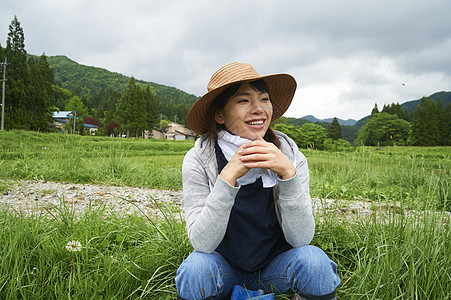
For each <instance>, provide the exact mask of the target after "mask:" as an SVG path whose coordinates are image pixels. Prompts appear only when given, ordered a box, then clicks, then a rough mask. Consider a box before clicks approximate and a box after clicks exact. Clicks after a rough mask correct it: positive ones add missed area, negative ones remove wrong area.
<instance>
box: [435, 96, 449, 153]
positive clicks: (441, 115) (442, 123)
mask: <svg viewBox="0 0 451 300" xmlns="http://www.w3.org/2000/svg"><path fill="white" fill-rule="evenodd" d="M436 110H437V112H436V118H437V123H438V130H439V145H441V146H444V145H446V139H447V132H446V131H445V129H446V127H447V120H446V113H445V110H444V109H443V104H442V100H441V98H439V99H438V101H437V105H436Z"/></svg>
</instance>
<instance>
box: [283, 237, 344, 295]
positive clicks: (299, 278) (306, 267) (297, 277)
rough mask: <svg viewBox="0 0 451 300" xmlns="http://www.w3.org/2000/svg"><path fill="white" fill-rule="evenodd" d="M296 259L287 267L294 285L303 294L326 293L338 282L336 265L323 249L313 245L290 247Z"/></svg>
mask: <svg viewBox="0 0 451 300" xmlns="http://www.w3.org/2000/svg"><path fill="white" fill-rule="evenodd" d="M291 251H294V252H295V253H294V255H295V256H296V259H294V260H293V261H292V264H291V265H290V266H289V268H288V272H289V273H291V274H292V279H293V280H294V281H295V282H293V283H294V284H293V285H294V286H296V287H297V288H298V292H301V293H302V294H305V295H318V296H319V295H327V294H330V293H332V292H334V291H335V289H336V288H337V286H338V285H339V284H340V278H339V276H338V274H337V265H336V264H335V262H333V261H332V260H331V259H330V258H329V257H328V256H327V254H326V253H324V251H323V250H321V249H320V248H318V247H315V246H311V245H309V246H304V247H299V248H295V249H292V250H291Z"/></svg>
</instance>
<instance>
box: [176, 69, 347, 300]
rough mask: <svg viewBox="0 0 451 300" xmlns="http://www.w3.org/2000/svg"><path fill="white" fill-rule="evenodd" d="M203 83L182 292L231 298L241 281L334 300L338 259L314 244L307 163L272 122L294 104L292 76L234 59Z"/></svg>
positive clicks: (187, 175) (187, 196)
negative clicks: (261, 72)
mask: <svg viewBox="0 0 451 300" xmlns="http://www.w3.org/2000/svg"><path fill="white" fill-rule="evenodd" d="M207 89H208V92H207V93H206V94H205V95H204V96H203V97H201V98H200V99H199V100H198V101H197V102H196V103H195V104H194V105H193V107H192V108H191V110H190V112H189V113H188V116H187V123H188V126H189V127H190V128H191V129H192V130H193V131H194V132H196V133H197V134H201V135H202V137H201V138H200V139H198V140H197V141H196V143H195V146H194V148H192V149H191V150H190V151H188V153H187V154H186V156H185V159H184V161H183V170H182V176H183V195H184V209H185V216H186V226H187V230H188V237H189V240H190V242H191V244H192V245H193V247H194V250H195V251H194V252H193V253H191V254H190V255H189V256H188V258H187V259H186V260H185V261H184V262H183V263H182V265H181V266H180V268H179V270H178V271H177V276H176V279H175V281H176V286H177V293H178V297H179V299H189V300H191V299H209V298H215V299H227V297H230V294H231V291H232V288H233V287H234V286H236V285H240V286H243V287H245V288H246V289H249V290H257V289H262V290H264V291H265V292H268V293H276V294H281V293H296V297H298V299H299V298H300V299H303V298H305V299H334V298H335V289H336V287H337V286H338V285H339V283H340V279H339V277H338V275H337V272H336V264H335V263H334V262H333V261H331V260H330V259H329V258H328V257H327V255H326V254H325V253H324V252H323V251H322V250H321V249H319V248H317V247H314V246H309V243H310V241H311V240H312V238H313V235H314V230H315V224H314V219H313V214H312V207H311V199H310V193H309V173H308V166H307V160H306V158H305V156H304V155H303V154H302V153H301V152H299V150H298V148H297V146H296V144H295V143H294V142H293V141H292V140H291V139H290V138H289V137H287V136H286V135H284V134H283V133H280V132H277V131H273V130H272V129H271V128H269V124H270V123H271V122H272V121H274V120H276V119H277V118H279V117H280V116H282V115H283V114H284V112H285V111H286V110H287V109H288V107H289V105H290V103H291V101H292V99H293V96H294V93H295V91H296V81H295V79H294V78H293V77H292V76H290V75H287V74H275V75H268V76H260V75H259V74H258V73H257V72H256V71H255V70H254V68H253V67H252V66H251V65H249V64H243V63H231V64H228V65H226V66H223V67H221V68H220V69H219V70H218V71H216V72H215V73H214V74H213V76H212V77H211V79H210V82H209V83H208V87H207Z"/></svg>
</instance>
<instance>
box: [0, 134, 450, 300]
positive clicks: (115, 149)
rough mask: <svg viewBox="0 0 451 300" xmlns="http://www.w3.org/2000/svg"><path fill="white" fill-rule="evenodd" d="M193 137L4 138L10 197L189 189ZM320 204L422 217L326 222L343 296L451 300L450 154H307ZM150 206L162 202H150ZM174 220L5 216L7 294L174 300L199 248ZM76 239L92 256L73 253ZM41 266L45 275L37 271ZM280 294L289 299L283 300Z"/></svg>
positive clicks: (331, 218)
mask: <svg viewBox="0 0 451 300" xmlns="http://www.w3.org/2000/svg"><path fill="white" fill-rule="evenodd" d="M192 145H193V143H192V142H169V141H152V140H140V139H114V138H106V137H100V138H99V137H81V136H72V135H62V134H42V133H36V132H25V131H9V132H0V179H3V181H0V193H1V192H5V191H7V190H8V188H9V186H10V185H12V184H14V180H17V179H42V180H49V181H65V182H74V183H102V184H107V185H129V186H147V187H152V188H161V189H177V190H178V189H181V166H182V161H183V156H184V154H185V153H186V151H187V150H188V149H189V148H191V147H192ZM303 152H304V154H305V155H306V156H307V158H308V161H309V167H310V176H311V194H312V197H320V198H333V199H345V200H349V201H354V200H365V201H371V202H372V203H374V207H375V209H377V207H378V205H379V204H386V203H389V204H394V205H397V206H400V207H403V208H404V207H408V208H409V209H414V210H419V211H420V210H421V211H422V213H421V214H412V215H410V216H408V215H405V214H402V213H401V214H398V213H395V212H392V213H388V214H382V213H381V214H379V217H377V218H376V214H373V215H372V217H371V218H370V219H367V218H365V217H359V216H356V217H355V218H352V219H347V218H341V217H337V216H336V215H334V214H328V215H325V216H323V218H322V219H321V222H320V220H319V218H317V228H316V235H315V238H314V239H313V242H312V243H313V244H314V245H318V246H320V247H321V248H322V249H324V250H325V251H326V253H328V255H329V256H331V257H332V259H334V260H335V261H336V262H337V264H338V270H339V273H340V275H341V277H342V285H341V286H340V287H339V288H338V290H337V295H338V297H339V298H342V299H450V298H451V264H450V261H451V257H450V254H451V245H450V225H449V214H448V213H446V212H445V211H450V210H451V205H450V203H451V199H450V198H451V196H450V195H451V193H450V178H451V162H450V161H451V160H450V156H451V148H444V147H442V148H438V147H434V148H411V147H387V148H383V149H380V150H376V149H375V148H358V149H356V150H355V151H354V152H346V153H341V152H321V151H313V150H303ZM149 201H152V200H151V199H149ZM161 210H162V212H164V214H163V215H164V217H163V218H161V219H158V220H152V219H150V218H147V216H145V215H138V216H125V215H110V214H107V213H105V210H104V207H95V208H94V207H90V208H89V209H87V210H86V211H85V213H84V214H83V215H81V216H77V215H75V213H74V211H73V210H72V209H71V207H70V206H67V205H66V204H64V201H61V204H60V206H59V207H57V208H56V213H55V209H54V210H52V211H47V212H44V213H42V214H41V215H37V216H33V217H25V216H23V215H22V214H21V213H20V212H17V211H12V210H6V209H3V210H1V212H0V215H1V217H0V223H1V226H0V258H1V262H0V298H1V299H137V298H147V299H173V298H174V297H175V296H176V292H175V285H174V281H173V279H174V276H175V271H176V270H177V267H178V265H179V264H180V263H181V261H183V259H184V258H185V257H186V256H187V255H188V253H190V251H192V248H191V246H190V244H189V242H188V240H187V237H186V232H185V225H184V223H183V222H180V221H179V220H178V219H177V218H174V217H173V214H172V212H170V211H169V210H173V211H174V210H176V208H172V207H161ZM72 240H77V241H79V242H80V243H81V244H82V249H81V251H78V252H73V253H70V252H68V251H67V250H66V248H65V246H66V244H67V242H69V241H72ZM34 268H36V269H34ZM278 299H290V297H288V296H279V297H278Z"/></svg>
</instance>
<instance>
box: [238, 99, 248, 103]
mask: <svg viewBox="0 0 451 300" xmlns="http://www.w3.org/2000/svg"><path fill="white" fill-rule="evenodd" d="M245 102H249V101H248V100H247V99H240V100H238V103H245Z"/></svg>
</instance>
